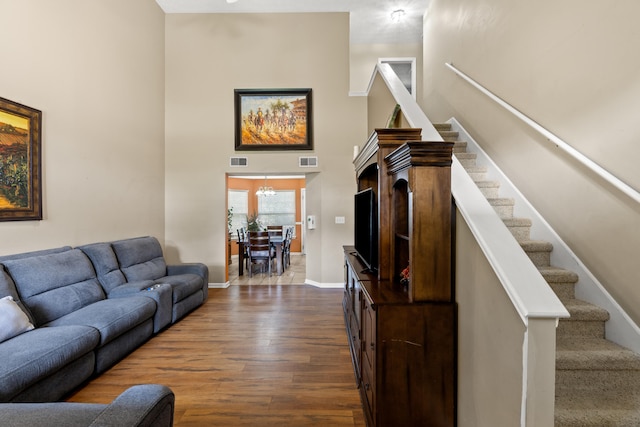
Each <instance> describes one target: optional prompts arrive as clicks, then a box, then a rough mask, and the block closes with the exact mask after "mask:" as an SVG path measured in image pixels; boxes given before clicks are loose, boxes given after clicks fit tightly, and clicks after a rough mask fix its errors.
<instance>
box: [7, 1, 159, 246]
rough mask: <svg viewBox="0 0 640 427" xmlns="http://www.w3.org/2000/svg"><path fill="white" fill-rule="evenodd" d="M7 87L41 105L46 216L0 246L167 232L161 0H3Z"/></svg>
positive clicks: (10, 227)
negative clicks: (158, 0) (165, 218)
mask: <svg viewBox="0 0 640 427" xmlns="http://www.w3.org/2000/svg"><path fill="white" fill-rule="evenodd" d="M0 39H2V40H3V42H2V60H1V61H0V64H1V65H0V96H1V97H3V98H7V99H10V100H12V101H16V102H19V103H22V104H25V105H28V106H29V107H32V108H36V109H39V110H41V111H42V117H43V119H42V129H43V134H42V183H43V185H42V187H43V214H44V219H43V220H42V221H28V222H0V254H10V253H17V252H21V251H27V250H37V249H45V248H48V247H55V246H61V245H77V244H82V243H89V242H94V241H102V240H112V239H117V238H124V237H133V236H138V235H147V234H149V235H154V236H156V237H158V238H159V239H160V241H163V238H164V193H163V188H164V129H163V126H164V125H163V123H164V87H163V84H164V14H163V12H162V11H161V9H160V8H159V7H158V5H157V4H156V3H155V1H154V0H141V1H136V2H131V1H129V0H93V1H84V0H56V1H55V2H54V1H49V0H2V1H0Z"/></svg>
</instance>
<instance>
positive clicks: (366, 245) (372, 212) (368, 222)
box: [354, 188, 378, 271]
mask: <svg viewBox="0 0 640 427" xmlns="http://www.w3.org/2000/svg"><path fill="white" fill-rule="evenodd" d="M377 210H378V207H377V205H376V198H375V193H374V192H373V189H371V188H368V189H366V190H362V191H360V192H358V193H356V195H355V209H354V218H355V227H354V229H355V233H354V246H355V249H356V252H357V253H358V257H359V258H360V259H361V260H362V262H363V263H364V264H365V265H366V266H367V268H368V269H369V270H371V271H374V270H376V269H377V268H378V212H377Z"/></svg>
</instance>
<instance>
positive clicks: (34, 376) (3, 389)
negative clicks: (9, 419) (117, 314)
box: [0, 326, 100, 402]
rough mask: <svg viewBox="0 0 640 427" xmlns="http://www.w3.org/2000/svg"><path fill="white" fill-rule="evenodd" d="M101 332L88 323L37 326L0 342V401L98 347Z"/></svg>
mask: <svg viewBox="0 0 640 427" xmlns="http://www.w3.org/2000/svg"><path fill="white" fill-rule="evenodd" d="M99 340H100V335H99V334H98V331H97V330H95V329H94V328H90V327H87V326H63V327H59V328H37V329H34V330H32V331H29V332H26V333H24V334H21V335H18V336H16V337H14V338H12V339H10V340H8V341H5V342H3V343H2V344H0V360H2V363H0V401H1V402H8V401H10V400H11V399H12V397H13V396H16V395H17V394H19V393H20V392H21V391H23V390H25V389H27V388H28V387H29V386H31V385H32V384H34V383H36V382H38V381H40V380H42V379H44V378H46V377H48V376H50V375H51V374H52V373H53V372H57V371H58V370H60V369H62V368H63V367H64V366H66V365H68V364H69V363H72V362H73V361H75V360H76V359H79V358H80V357H82V356H83V355H85V354H86V353H89V352H91V351H92V350H93V349H94V348H96V347H97V346H98V343H99Z"/></svg>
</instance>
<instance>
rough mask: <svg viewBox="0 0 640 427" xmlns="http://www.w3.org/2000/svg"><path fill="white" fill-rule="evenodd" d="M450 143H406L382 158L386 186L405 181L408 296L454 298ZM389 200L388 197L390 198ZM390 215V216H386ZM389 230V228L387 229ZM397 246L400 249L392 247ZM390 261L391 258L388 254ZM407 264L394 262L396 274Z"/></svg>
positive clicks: (415, 298) (435, 299) (413, 298)
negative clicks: (408, 273) (408, 275)
mask: <svg viewBox="0 0 640 427" xmlns="http://www.w3.org/2000/svg"><path fill="white" fill-rule="evenodd" d="M453 145H454V143H453V142H426V141H410V142H407V143H405V144H403V145H402V146H400V147H399V148H397V149H396V150H395V151H393V152H392V153H390V154H389V155H387V156H386V158H385V164H386V166H387V168H386V169H387V172H388V176H387V179H386V180H385V181H386V182H387V183H388V184H387V187H388V188H391V189H393V188H394V186H395V185H396V183H397V182H398V181H399V180H405V181H406V184H407V185H406V187H404V188H407V191H408V197H407V201H408V206H407V209H406V215H407V218H406V220H407V221H408V234H409V235H408V239H407V240H408V242H407V245H408V252H409V265H410V269H409V270H410V277H409V285H408V293H409V299H410V300H411V301H414V302H420V301H428V302H452V301H453V292H452V283H451V280H452V276H451V266H452V264H451V245H452V243H451V237H452V232H451V226H452V224H451V156H452V154H453ZM390 199H391V197H390ZM390 216H391V217H394V215H393V214H392V215H390ZM389 228H392V227H389ZM396 250H398V249H396ZM390 258H391V259H392V260H393V257H390ZM404 267H406V266H405V265H395V266H394V267H392V268H393V270H394V272H393V274H394V275H395V277H397V276H398V275H399V273H400V271H402V269H403V268H404Z"/></svg>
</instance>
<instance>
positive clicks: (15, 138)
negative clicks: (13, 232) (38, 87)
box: [0, 98, 42, 221]
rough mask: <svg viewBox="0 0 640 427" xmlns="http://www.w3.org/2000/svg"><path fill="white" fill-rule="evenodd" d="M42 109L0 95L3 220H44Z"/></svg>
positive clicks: (0, 216)
mask: <svg viewBox="0 0 640 427" xmlns="http://www.w3.org/2000/svg"><path fill="white" fill-rule="evenodd" d="M41 137H42V112H41V111H40V110H36V109H35V108H31V107H27V106H26V105H22V104H18V103H17V102H13V101H9V100H8V99H5V98H0V221H29V220H41V219H42V186H41V181H40V179H41V176H40V175H41V153H40V148H41Z"/></svg>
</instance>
